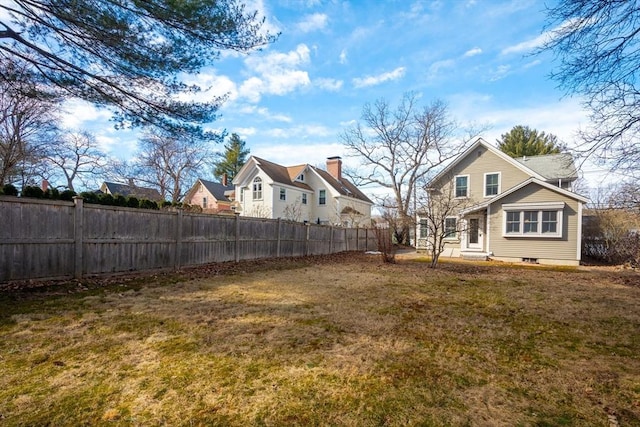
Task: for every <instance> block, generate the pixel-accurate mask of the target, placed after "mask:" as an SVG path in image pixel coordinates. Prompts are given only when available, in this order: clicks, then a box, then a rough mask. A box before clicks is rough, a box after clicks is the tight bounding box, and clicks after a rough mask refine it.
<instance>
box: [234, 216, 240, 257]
mask: <svg viewBox="0 0 640 427" xmlns="http://www.w3.org/2000/svg"><path fill="white" fill-rule="evenodd" d="M235 216H236V224H235V229H236V231H235V240H236V242H235V245H234V247H235V259H236V262H240V214H239V213H236V214H235Z"/></svg>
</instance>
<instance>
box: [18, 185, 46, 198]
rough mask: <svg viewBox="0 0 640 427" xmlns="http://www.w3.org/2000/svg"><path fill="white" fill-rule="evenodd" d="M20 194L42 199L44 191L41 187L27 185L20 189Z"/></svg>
mask: <svg viewBox="0 0 640 427" xmlns="http://www.w3.org/2000/svg"><path fill="white" fill-rule="evenodd" d="M21 195H22V197H32V198H34V199H43V198H44V191H42V188H40V187H36V186H31V185H27V186H26V187H24V188H23V189H22V194H21Z"/></svg>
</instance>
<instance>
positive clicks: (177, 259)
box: [174, 208, 184, 270]
mask: <svg viewBox="0 0 640 427" xmlns="http://www.w3.org/2000/svg"><path fill="white" fill-rule="evenodd" d="M183 220H184V217H183V215H182V209H180V208H178V215H177V216H176V221H178V224H177V226H176V254H175V261H174V267H175V269H176V270H180V267H182V221H183Z"/></svg>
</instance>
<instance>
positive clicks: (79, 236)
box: [73, 196, 84, 279]
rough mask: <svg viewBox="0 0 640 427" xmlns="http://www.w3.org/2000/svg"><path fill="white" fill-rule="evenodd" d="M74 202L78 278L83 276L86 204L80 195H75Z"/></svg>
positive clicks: (75, 272) (75, 269)
mask: <svg viewBox="0 0 640 427" xmlns="http://www.w3.org/2000/svg"><path fill="white" fill-rule="evenodd" d="M73 204H74V207H75V209H74V211H73V213H74V224H73V228H74V229H73V235H74V239H75V263H74V264H75V265H74V277H75V278H76V279H81V278H82V264H83V257H82V255H83V253H82V247H83V240H84V205H83V199H82V197H80V196H74V197H73Z"/></svg>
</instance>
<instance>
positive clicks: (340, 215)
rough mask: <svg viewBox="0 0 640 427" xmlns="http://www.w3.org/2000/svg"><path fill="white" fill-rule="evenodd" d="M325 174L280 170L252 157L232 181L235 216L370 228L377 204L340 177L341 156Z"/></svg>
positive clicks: (310, 169) (304, 167)
mask: <svg viewBox="0 0 640 427" xmlns="http://www.w3.org/2000/svg"><path fill="white" fill-rule="evenodd" d="M326 168H327V169H326V170H322V169H320V168H317V167H315V166H311V165H309V164H303V165H297V166H281V165H278V164H276V163H273V162H269V161H267V160H264V159H261V158H258V157H255V156H251V157H250V158H249V160H248V161H247V162H246V163H245V165H244V166H243V167H242V169H240V171H239V172H238V174H237V175H236V177H235V178H234V179H233V184H234V185H235V197H236V201H235V205H236V212H237V213H239V214H240V215H243V216H253V217H261V218H282V219H287V220H291V221H301V222H313V223H317V224H333V225H345V226H368V225H370V223H371V207H372V205H373V202H372V201H371V200H369V198H368V197H367V196H365V195H364V193H362V191H360V190H359V189H358V188H357V187H356V186H355V185H353V184H352V183H351V182H349V180H347V179H346V178H345V177H343V176H342V160H341V159H340V157H330V158H329V159H327V164H326Z"/></svg>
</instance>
